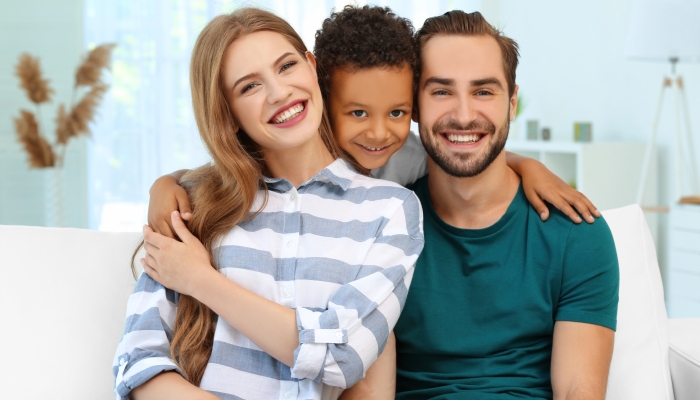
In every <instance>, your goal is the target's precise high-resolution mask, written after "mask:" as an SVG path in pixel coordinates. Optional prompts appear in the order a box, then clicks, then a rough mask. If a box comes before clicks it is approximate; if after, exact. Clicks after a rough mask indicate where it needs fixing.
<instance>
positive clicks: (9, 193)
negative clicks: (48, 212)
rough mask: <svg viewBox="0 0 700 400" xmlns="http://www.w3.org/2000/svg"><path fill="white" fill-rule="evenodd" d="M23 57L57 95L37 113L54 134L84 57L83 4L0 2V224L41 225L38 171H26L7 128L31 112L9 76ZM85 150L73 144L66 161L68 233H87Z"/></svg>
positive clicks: (41, 185)
mask: <svg viewBox="0 0 700 400" xmlns="http://www.w3.org/2000/svg"><path fill="white" fill-rule="evenodd" d="M25 51H26V52H29V53H31V54H32V55H34V56H39V57H40V59H41V66H42V69H43V72H44V76H45V77H48V78H49V79H51V85H52V86H53V88H54V89H55V90H56V93H55V94H54V97H53V98H54V102H53V104H49V105H48V106H44V107H43V108H42V114H43V122H44V123H45V129H46V131H47V132H49V133H51V134H53V130H54V125H53V120H54V118H55V113H56V107H57V103H58V102H67V101H69V100H70V96H71V89H72V87H73V76H74V72H75V68H76V67H77V65H78V62H79V60H80V56H81V54H82V53H83V2H82V0H60V1H59V0H44V1H41V0H22V1H12V0H0V224H13V225H43V224H44V221H45V217H44V178H43V171H40V170H30V169H29V167H28V163H27V161H26V154H25V153H24V150H23V149H22V148H21V147H20V145H19V144H18V143H17V140H16V134H15V131H14V124H13V122H12V118H13V117H15V116H17V115H18V114H19V109H20V108H27V109H29V110H32V111H33V110H34V105H33V104H32V103H30V102H29V100H27V99H26V97H25V95H24V93H23V91H22V90H21V89H20V88H19V85H18V79H17V77H15V75H14V67H15V64H16V63H17V58H18V56H19V54H20V53H22V52H25ZM51 140H52V141H53V136H51ZM85 144H86V143H85V139H80V140H77V141H74V142H72V143H71V144H70V145H69V146H68V155H67V157H66V171H65V172H66V180H65V193H66V196H65V204H66V211H65V219H66V224H67V225H68V226H73V227H87V188H86V182H87V180H86V169H85V165H86V157H85V155H86V154H85V148H86V145H85Z"/></svg>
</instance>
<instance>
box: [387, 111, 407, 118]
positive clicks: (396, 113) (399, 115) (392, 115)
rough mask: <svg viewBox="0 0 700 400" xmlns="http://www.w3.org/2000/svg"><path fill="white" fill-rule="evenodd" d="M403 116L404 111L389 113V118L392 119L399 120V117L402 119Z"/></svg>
mask: <svg viewBox="0 0 700 400" xmlns="http://www.w3.org/2000/svg"><path fill="white" fill-rule="evenodd" d="M404 114H406V113H405V112H404V111H401V110H394V111H392V112H390V113H389V116H390V117H392V118H399V117H403V116H404Z"/></svg>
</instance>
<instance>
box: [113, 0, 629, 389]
mask: <svg viewBox="0 0 700 400" xmlns="http://www.w3.org/2000/svg"><path fill="white" fill-rule="evenodd" d="M518 59H519V49H518V45H517V43H516V42H515V41H514V40H513V39H511V38H508V37H506V36H504V35H503V34H502V33H501V32H499V31H498V30H497V29H495V28H494V27H493V26H491V25H490V24H489V23H488V22H487V21H486V20H485V19H484V18H483V16H482V15H481V14H480V13H478V12H475V13H471V14H469V13H465V12H462V11H450V12H447V13H445V14H444V15H440V16H436V17H432V18H428V19H427V20H426V21H425V23H424V25H423V26H422V27H421V28H420V29H418V30H417V31H414V28H413V26H412V25H411V23H410V21H408V20H407V19H403V18H401V17H399V16H397V15H395V14H394V13H392V12H391V10H389V9H388V8H384V7H375V6H363V7H354V6H348V7H346V8H344V9H343V10H341V11H339V12H335V13H333V14H332V15H331V16H330V17H329V18H328V19H326V20H325V21H324V23H323V26H322V27H321V29H320V30H319V31H318V32H317V34H316V43H315V47H314V49H313V53H312V52H310V51H308V49H306V47H305V46H304V44H303V41H302V40H301V39H300V37H299V35H298V34H297V33H296V32H295V31H294V30H293V29H292V28H291V26H290V25H289V24H288V23H287V22H285V21H284V20H283V19H281V18H279V17H277V16H275V15H274V14H272V13H269V12H267V11H263V10H259V9H255V8H242V9H239V10H236V11H234V12H233V13H231V14H227V15H220V16H218V17H216V18H214V19H213V20H212V21H211V22H210V23H209V24H208V25H207V26H206V28H205V29H204V30H203V31H202V33H201V34H200V35H199V38H198V40H197V42H196V45H195V48H194V51H193V54H192V61H191V72H190V77H191V79H190V84H191V90H192V102H193V108H194V113H195V117H196V121H197V126H198V128H199V132H200V135H201V137H202V140H203V142H204V143H205V145H206V147H207V149H208V151H209V153H210V154H211V157H212V162H211V163H210V164H206V165H203V166H201V167H199V168H197V169H194V170H191V171H177V172H174V173H173V174H171V175H167V176H164V177H162V178H160V179H159V180H157V181H156V183H155V184H154V185H153V187H152V189H151V206H150V209H149V226H146V227H144V243H143V246H144V248H145V250H146V253H147V255H146V256H145V257H144V258H142V259H140V263H141V265H142V267H143V273H141V274H140V275H139V276H138V281H137V283H136V289H135V292H134V294H133V295H132V296H131V298H130V299H129V303H128V308H127V319H126V323H125V327H124V333H123V336H122V339H121V342H120V343H119V346H118V348H117V350H116V354H115V358H114V364H113V373H114V376H115V392H116V395H117V398H121V399H129V398H131V399H136V400H141V399H161V398H162V399H180V398H181V399H217V398H219V399H290V398H294V399H324V400H326V399H338V398H341V399H390V398H394V397H395V398H397V399H494V400H495V399H522V398H529V399H551V398H556V399H603V398H605V392H606V386H607V379H608V371H609V368H610V363H611V358H612V354H613V343H614V334H615V329H616V326H617V308H618V291H619V281H620V278H619V270H618V257H617V254H616V249H615V243H614V241H613V236H612V234H611V231H610V228H609V227H608V224H607V223H606V221H605V219H604V218H603V217H602V216H601V215H600V213H599V212H598V210H596V208H595V207H594V206H593V204H591V203H590V202H589V201H588V199H587V198H586V197H585V196H583V195H582V194H581V193H579V192H577V191H576V190H575V189H572V188H570V187H569V186H568V185H566V184H565V183H564V182H563V181H561V180H560V179H559V178H557V177H556V176H555V175H553V174H552V173H551V172H549V171H548V170H547V169H546V168H545V167H544V166H543V165H542V164H540V163H539V162H537V161H535V160H532V159H528V158H525V157H522V156H518V155H516V154H512V153H507V152H506V151H505V150H504V148H505V143H506V140H507V138H508V132H509V127H510V122H511V121H512V120H513V119H514V118H515V112H516V108H517V103H518V86H517V84H516V70H517V66H518ZM411 120H413V121H415V122H416V123H417V124H418V128H419V129H418V130H419V132H417V133H414V132H411V131H410V123H411ZM545 201H546V202H547V203H549V204H546V203H545ZM584 220H585V221H584Z"/></svg>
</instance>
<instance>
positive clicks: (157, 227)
mask: <svg viewBox="0 0 700 400" xmlns="http://www.w3.org/2000/svg"><path fill="white" fill-rule="evenodd" d="M187 172H189V170H187V169H181V170H179V171H175V172H173V173H171V174H168V175H163V176H161V177H160V178H158V179H156V181H155V182H154V183H153V186H151V190H150V191H149V193H150V195H151V198H150V201H149V202H148V225H149V226H150V227H151V228H152V229H153V230H154V231H156V232H158V233H160V234H161V235H163V236H167V237H169V238H172V239H175V233H174V232H175V231H174V230H173V226H172V225H171V222H170V215H171V214H172V213H173V211H180V215H182V218H183V219H185V220H189V219H190V218H191V217H192V208H191V207H190V199H189V197H187V192H186V191H185V189H183V188H182V186H180V185H179V182H180V178H182V176H183V175H185V173H187Z"/></svg>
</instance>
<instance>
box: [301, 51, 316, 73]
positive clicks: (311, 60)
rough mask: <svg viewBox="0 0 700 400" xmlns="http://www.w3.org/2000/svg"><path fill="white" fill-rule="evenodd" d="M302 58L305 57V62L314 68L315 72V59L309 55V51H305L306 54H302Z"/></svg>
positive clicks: (311, 54)
mask: <svg viewBox="0 0 700 400" xmlns="http://www.w3.org/2000/svg"><path fill="white" fill-rule="evenodd" d="M304 56H305V57H306V61H307V62H308V63H309V64H310V65H311V66H312V67H314V71H315V70H316V57H314V55H313V53H311V52H310V51H307V52H306V53H304Z"/></svg>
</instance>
